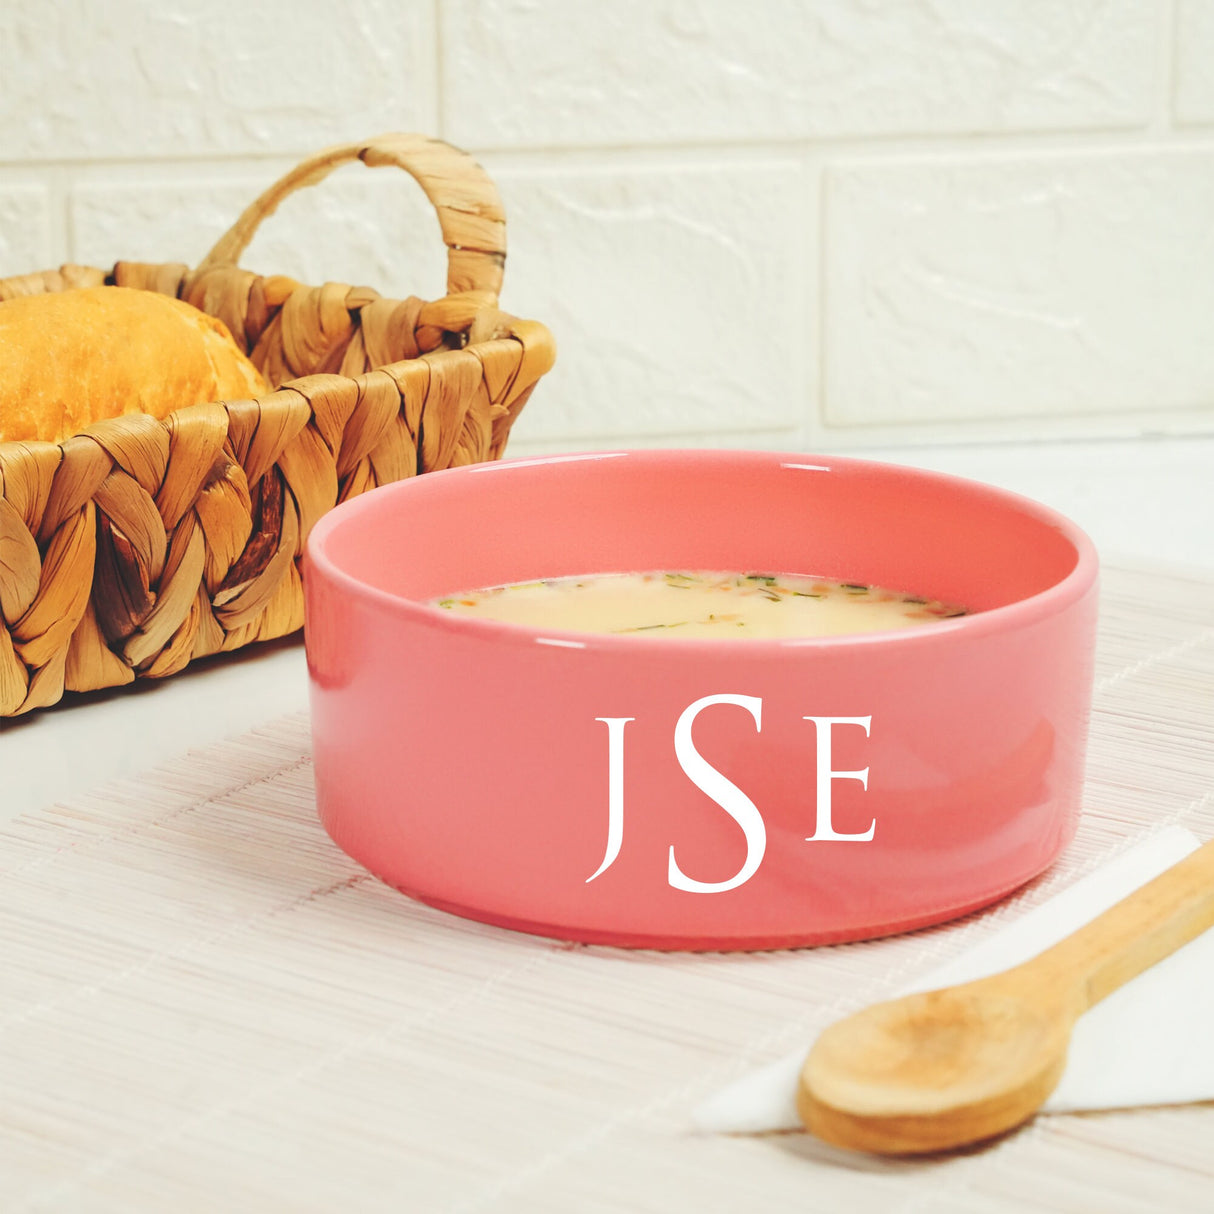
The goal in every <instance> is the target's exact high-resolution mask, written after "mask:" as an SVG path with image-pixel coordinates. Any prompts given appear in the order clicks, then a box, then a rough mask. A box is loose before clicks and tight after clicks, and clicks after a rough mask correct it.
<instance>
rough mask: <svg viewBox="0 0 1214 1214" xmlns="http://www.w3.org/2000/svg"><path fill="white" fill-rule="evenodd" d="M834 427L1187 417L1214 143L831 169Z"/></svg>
mask: <svg viewBox="0 0 1214 1214" xmlns="http://www.w3.org/2000/svg"><path fill="white" fill-rule="evenodd" d="M826 198H827V202H826V224H825V229H824V230H825V246H826V272H825V298H826V300H827V315H826V325H825V345H826V349H827V352H828V356H827V357H828V361H827V367H826V376H825V421H826V423H827V424H828V425H830V426H849V425H852V426H863V425H867V424H870V423H899V422H906V421H913V422H916V423H920V422H939V423H976V422H981V421H983V420H984V419H987V418H990V417H1005V418H1010V419H1016V418H1025V419H1030V418H1031V419H1039V420H1040V421H1043V422H1044V421H1054V420H1056V421H1059V422H1061V421H1065V420H1069V419H1074V418H1077V417H1084V418H1095V417H1099V416H1100V415H1102V414H1113V413H1130V414H1137V415H1140V416H1141V418H1142V420H1143V423H1144V424H1147V423H1149V421H1150V420H1151V419H1152V418H1155V419H1156V420H1158V421H1160V422H1162V421H1164V420H1168V421H1170V422H1177V423H1183V422H1184V420H1185V418H1186V415H1191V420H1193V421H1197V420H1199V418H1200V414H1201V411H1202V408H1203V406H1205V405H1207V403H1208V401H1209V395H1210V387H1211V385H1214V341H1211V340H1209V339H1210V336H1211V330H1210V326H1211V322H1212V320H1214V272H1212V271H1214V222H1212V217H1214V149H1201V150H1187V149H1186V150H1179V149H1174V148H1169V149H1152V150H1149V151H1147V150H1137V151H1121V150H1113V149H1106V150H1102V151H1100V152H1095V153H1082V154H1080V153H1075V152H1066V153H1062V152H1059V153H1049V154H1040V155H1037V156H1034V157H1031V158H1027V159H1026V158H1024V157H1022V156H1019V155H1017V156H1015V157H1003V156H1000V157H985V156H984V157H975V156H968V157H965V158H956V157H949V158H945V159H917V160H915V161H913V162H911V163H905V164H889V163H881V164H872V163H860V164H839V165H838V166H835V167H833V168H832V169H831V170H830V173H829V179H828V183H827V187H826Z"/></svg>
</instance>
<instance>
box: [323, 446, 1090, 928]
mask: <svg viewBox="0 0 1214 1214" xmlns="http://www.w3.org/2000/svg"><path fill="white" fill-rule="evenodd" d="M304 589H305V600H306V625H305V635H306V645H307V657H308V671H309V681H310V693H311V706H312V733H313V757H314V763H315V775H316V789H317V801H318V807H319V812H320V817H321V821H322V822H323V824H324V827H325V829H326V830H327V831H328V832H329V834H330V835H331V836H332V838H333V840H334V841H335V842H336V843H337V844H338V845H339V846H340V847H341V848H343V849H344V850H345V851H346V852H348V853H349V854H350V855H351V856H352V857H353V858H354V859H356V860H357V861H358V862H359V863H361V864H362V865H364V866H365V867H366V868H368V869H369V870H370V871H371V872H373V873H375V874H376V875H377V876H379V877H380V878H381V879H383V880H384V881H385V882H387V883H389V884H390V885H392V886H394V887H395V888H397V889H399V890H401V891H402V892H404V893H406V894H408V895H410V896H412V897H414V898H417V899H420V900H422V901H424V902H426V903H429V904H430V905H433V906H436V907H439V908H442V909H444V910H448V911H451V912H453V913H456V914H460V915H464V916H468V917H471V918H474V919H479V920H483V921H485V922H489V923H493V924H497V925H499V926H502V927H507V928H514V929H519V930H523V931H528V932H534V933H538V934H542V935H546V936H553V937H558V938H562V939H568V940H574V941H582V942H587V943H602V944H613V945H622V946H631V947H649V948H665V949H759V948H777V947H786V946H799V945H811V944H820V943H828V942H837V941H843V940H854V939H860V938H865V937H870V936H877V935H883V934H888V933H892V932H897V931H904V930H909V929H912V928H915V927H921V926H925V925H927V924H931V923H936V922H940V921H942V920H945V919H948V918H951V917H954V916H959V915H962V914H965V913H967V912H969V911H971V910H974V909H976V908H978V907H981V906H984V905H986V904H988V903H991V902H993V901H996V900H997V899H999V898H1002V897H1004V896H1005V895H1007V894H1008V893H1009V892H1011V891H1012V890H1014V889H1016V888H1017V887H1019V886H1020V885H1022V884H1024V883H1025V882H1026V881H1028V880H1030V879H1031V878H1033V877H1034V876H1036V875H1037V874H1039V873H1040V872H1042V871H1043V870H1044V869H1045V868H1046V867H1048V866H1049V864H1050V863H1051V862H1052V861H1053V860H1054V859H1055V858H1056V857H1057V855H1058V853H1059V852H1060V851H1061V850H1062V848H1063V847H1065V845H1066V844H1067V842H1068V841H1069V839H1070V838H1071V836H1072V835H1073V833H1074V830H1075V826H1076V822H1077V817H1078V814H1079V811H1080V798H1081V791H1082V782H1083V763H1084V750H1085V743H1086V737H1087V725H1088V715H1089V708H1090V700H1091V685H1092V665H1093V648H1094V639H1095V625H1096V589H1097V560H1096V555H1095V552H1094V550H1093V547H1092V544H1091V543H1090V541H1089V540H1088V539H1087V537H1086V536H1085V535H1084V534H1083V533H1082V531H1080V530H1079V528H1077V527H1076V526H1075V525H1074V524H1073V523H1071V522H1069V521H1068V520H1067V519H1065V518H1063V517H1061V516H1060V515H1058V514H1056V513H1055V512H1053V511H1051V510H1049V509H1047V508H1046V507H1044V506H1042V505H1039V504H1037V503H1035V502H1032V501H1029V500H1027V499H1024V498H1021V497H1017V496H1015V495H1013V494H1010V493H1006V492H1003V491H1001V490H998V489H995V488H992V487H990V486H987V485H983V484H979V483H976V482H972V481H966V480H962V479H958V478H955V477H949V476H943V475H939V474H936V473H930V472H925V471H921V470H917V469H914V468H908V467H901V466H897V465H891V464H881V463H876V462H872V461H865V460H858V459H850V458H844V457H841V456H817V455H804V456H800V455H789V454H784V453H771V452H738V451H611V452H600V453H591V454H585V455H561V456H551V457H545V458H536V459H516V460H507V461H502V462H500V463H492V464H476V465H471V466H468V467H463V468H456V469H451V470H448V471H443V472H437V473H429V474H427V475H426V476H424V477H418V478H415V479H413V480H409V481H404V482H398V483H396V484H393V485H389V486H385V487H383V488H381V489H377V490H375V491H373V492H371V493H368V494H365V495H363V496H361V497H358V498H356V499H353V500H351V501H349V502H346V503H344V504H343V505H340V506H338V507H337V508H336V509H334V510H333V511H331V512H330V513H329V514H327V515H326V516H325V517H324V518H323V519H321V521H320V522H319V523H318V524H317V525H316V527H315V528H314V529H313V531H312V533H311V536H310V537H309V540H308V545H307V551H306V561H305V577H304Z"/></svg>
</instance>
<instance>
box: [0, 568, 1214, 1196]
mask: <svg viewBox="0 0 1214 1214" xmlns="http://www.w3.org/2000/svg"><path fill="white" fill-rule="evenodd" d="M1211 618H1214V582H1212V581H1208V580H1202V579H1197V580H1193V579H1188V578H1184V577H1173V576H1161V575H1155V576H1148V575H1146V574H1145V573H1144V572H1142V571H1140V570H1116V569H1106V570H1105V572H1104V593H1103V601H1102V605H1101V632H1100V641H1099V646H1098V650H1097V665H1096V673H1097V683H1096V694H1095V706H1094V714H1093V720H1092V738H1091V746H1090V750H1089V763H1088V780H1087V790H1086V798H1085V803H1086V812H1085V814H1084V817H1083V819H1082V820H1081V823H1080V826H1079V831H1078V834H1077V835H1076V838H1075V840H1074V842H1073V843H1072V845H1071V846H1070V847H1069V848H1068V849H1067V851H1066V853H1065V854H1064V855H1063V857H1062V858H1061V859H1060V860H1059V862H1058V863H1057V864H1056V865H1055V866H1054V867H1053V868H1052V869H1051V870H1050V871H1049V872H1048V873H1046V874H1045V875H1043V876H1042V877H1040V878H1039V879H1038V880H1036V881H1034V882H1033V883H1031V884H1030V885H1029V886H1028V887H1026V888H1025V889H1024V890H1022V891H1020V892H1019V893H1017V894H1016V895H1014V896H1013V897H1011V898H1008V899H1006V900H1005V901H1003V902H1001V903H999V904H998V905H997V906H995V907H992V908H990V909H989V910H986V911H983V912H981V913H978V914H975V915H971V916H969V917H968V918H966V919H964V920H962V921H960V922H958V923H953V924H947V925H942V926H939V927H935V928H931V929H928V930H925V931H920V932H914V933H911V934H909V935H903V936H895V937H891V938H889V939H886V940H871V941H865V942H863V943H859V944H847V945H838V946H835V947H831V948H816V949H800V950H795V951H784V952H772V953H753V954H737V953H735V954H721V953H716V954H714V953H699V954H659V953H652V952H626V951H624V950H619V949H610V948H597V947H595V948H585V947H571V946H569V945H565V944H561V943H559V942H555V941H552V940H543V939H539V938H538V937H535V936H525V935H521V934H516V933H513V932H508V931H504V930H499V929H497V928H493V927H488V926H485V925H483V924H478V923H471V922H467V921H465V920H462V919H456V918H453V917H452V916H450V915H445V914H443V913H442V912H440V911H437V910H431V909H430V908H428V907H425V906H422V905H420V904H418V903H416V902H412V901H410V900H409V899H407V898H405V897H403V896H402V895H401V894H398V893H394V892H393V891H392V890H390V889H388V888H387V887H385V886H384V885H382V884H381V883H380V882H378V881H376V880H375V879H374V878H373V877H371V876H370V875H369V874H368V873H366V872H364V871H363V870H361V869H360V868H359V867H358V866H357V865H356V864H355V863H354V862H353V861H351V860H350V859H349V858H348V857H346V856H345V855H344V854H343V853H342V852H340V851H339V850H338V849H337V848H336V847H335V846H334V845H333V844H332V842H330V840H329V839H328V837H327V836H326V835H325V833H324V831H323V830H322V829H321V826H320V824H319V822H318V821H317V816H316V805H315V799H314V792H313V787H312V772H311V762H310V759H309V751H308V726H307V720H306V718H305V717H304V716H302V715H300V716H295V717H290V718H287V719H285V720H282V721H279V722H276V723H274V724H273V725H270V726H267V727H265V728H263V729H261V730H258V731H256V732H255V733H252V734H249V735H247V736H245V737H243V738H240V739H237V740H233V741H230V742H226V743H223V744H220V745H218V746H214V747H210V748H208V749H206V750H201V751H198V752H197V753H195V754H193V755H190V756H183V757H182V758H180V759H178V760H176V761H174V762H172V763H170V764H167V765H166V766H165V767H163V768H162V769H161V770H159V771H158V772H155V773H151V774H149V775H146V776H144V777H142V778H139V779H131V780H127V781H124V782H122V783H116V784H114V785H111V786H109V787H107V788H106V789H103V790H98V791H97V792H95V793H94V794H92V795H87V796H79V797H75V798H73V799H72V800H71V802H70V803H69V804H66V805H62V806H57V807H55V808H52V809H47V810H44V811H42V812H39V813H36V814H31V815H29V816H27V817H24V818H21V819H18V820H17V821H15V822H12V823H11V824H9V825H7V826H4V825H0V974H3V980H0V1076H3V1085H4V1089H3V1093H4V1094H3V1104H2V1106H0V1107H2V1109H3V1113H2V1115H0V1208H2V1209H4V1210H5V1212H6V1214H25V1212H32V1211H64V1212H68V1211H70V1212H71V1214H90V1212H94V1211H96V1212H100V1211H122V1212H123V1214H130V1212H134V1211H138V1212H142V1211H147V1212H149V1214H151V1212H157V1214H159V1212H160V1211H170V1210H171V1211H199V1212H202V1211H208V1212H209V1211H215V1210H224V1211H228V1210H234V1211H246V1210H247V1211H298V1212H302V1211H318V1212H319V1211H332V1210H350V1209H353V1210H358V1211H385V1212H387V1211H391V1212H393V1214H402V1212H408V1214H456V1212H457V1211H458V1212H460V1214H471V1212H472V1211H477V1212H483V1214H490V1212H494V1214H502V1212H505V1211H518V1212H520V1214H523V1212H525V1214H574V1212H576V1214H581V1212H583V1211H586V1212H592V1214H612V1212H617V1214H668V1212H670V1211H687V1212H694V1214H752V1212H754V1214H767V1212H777V1211H818V1212H821V1214H837V1212H839V1211H843V1212H845V1214H1024V1212H1025V1211H1073V1212H1074V1214H1159V1212H1161V1211H1167V1214H1189V1212H1192V1214H1198V1212H1200V1214H1209V1211H1210V1210H1211V1208H1214V1207H1212V1203H1211V1195H1212V1194H1214V1150H1212V1149H1211V1144H1212V1143H1214V1104H1205V1105H1191V1106H1187V1107H1176V1108H1156V1109H1131V1110H1120V1111H1111V1112H1104V1113H1098V1114H1096V1113H1093V1114H1084V1115H1066V1114H1056V1115H1051V1116H1043V1117H1038V1118H1037V1119H1036V1120H1035V1121H1034V1122H1032V1123H1031V1124H1030V1125H1028V1126H1026V1127H1025V1128H1024V1129H1023V1130H1021V1131H1019V1132H1018V1133H1015V1134H1012V1135H1010V1136H1008V1137H1007V1138H1004V1139H1002V1140H1001V1141H999V1142H997V1143H995V1144H993V1145H990V1146H987V1147H983V1148H981V1149H978V1150H971V1151H964V1152H958V1153H950V1154H946V1155H942V1156H939V1157H935V1158H927V1159H917V1160H915V1159H912V1160H880V1159H871V1158H867V1157H860V1156H850V1155H845V1154H843V1153H842V1152H838V1151H833V1150H831V1149H830V1148H829V1147H827V1146H825V1145H824V1144H821V1143H818V1142H815V1141H813V1140H811V1139H810V1138H808V1137H807V1136H806V1135H804V1134H779V1135H769V1136H766V1137H760V1138H750V1137H738V1138H725V1137H714V1136H709V1135H700V1134H696V1133H693V1132H692V1130H691V1128H690V1124H689V1111H690V1110H691V1109H692V1108H693V1107H694V1106H695V1104H696V1103H697V1102H698V1101H699V1100H701V1099H703V1098H704V1097H705V1096H707V1095H708V1094H709V1093H711V1092H713V1091H714V1090H715V1089H716V1088H718V1087H719V1086H720V1085H721V1084H723V1083H725V1082H727V1081H729V1080H731V1079H734V1078H737V1077H738V1076H739V1075H741V1074H745V1073H747V1072H748V1071H749V1070H751V1069H752V1068H753V1067H754V1066H756V1065H758V1064H760V1063H763V1062H765V1061H767V1060H768V1059H770V1058H774V1057H778V1056H780V1055H782V1054H784V1053H785V1052H787V1051H789V1050H792V1049H795V1048H797V1047H798V1046H805V1047H807V1046H808V1043H809V1042H810V1041H811V1040H812V1039H813V1037H814V1035H815V1034H816V1033H817V1032H820V1031H821V1029H822V1028H823V1027H824V1026H825V1025H826V1024H828V1023H830V1022H831V1021H832V1020H834V1019H836V1018H838V1017H839V1016H842V1015H845V1014H846V1013H848V1012H850V1011H853V1010H855V1009H856V1008H859V1007H862V1006H864V1005H866V1004H868V1003H871V1002H874V1001H875V1000H878V999H882V998H885V997H888V996H889V995H890V993H891V992H893V991H894V990H896V989H897V988H898V987H899V986H901V985H902V984H904V983H906V982H908V981H910V980H912V979H914V978H915V977H916V976H917V975H918V974H921V973H924V972H926V971H927V970H929V969H933V968H935V967H936V966H938V965H939V964H940V963H941V961H943V960H944V959H945V958H947V957H950V956H954V955H956V954H957V953H959V952H961V951H963V950H964V949H966V948H967V947H970V946H972V945H975V944H977V943H979V942H980V941H981V940H983V939H984V938H985V937H986V936H988V935H989V934H990V933H992V932H994V931H997V930H999V929H1000V928H1001V927H1003V926H1006V925H1007V924H1008V923H1009V922H1010V921H1012V920H1014V919H1016V918H1017V917H1018V916H1019V915H1020V914H1021V913H1022V911H1024V910H1025V909H1027V908H1028V907H1032V906H1035V905H1038V904H1040V903H1041V902H1043V901H1045V900H1046V899H1048V898H1050V897H1052V896H1053V895H1055V894H1057V893H1058V892H1059V891H1060V890H1061V889H1062V888H1063V887H1065V886H1067V885H1069V884H1070V883H1071V882H1073V881H1074V880H1075V879H1077V878H1078V877H1080V876H1082V875H1084V874H1085V873H1087V872H1089V871H1091V870H1092V869H1094V868H1096V867H1098V866H1100V865H1102V864H1103V863H1105V862H1106V861H1107V860H1108V859H1110V858H1111V857H1112V856H1113V855H1115V854H1117V853H1118V852H1120V851H1122V850H1123V849H1125V848H1126V847H1128V846H1130V845H1131V844H1132V843H1133V842H1134V841H1135V840H1137V839H1139V838H1141V837H1142V836H1143V835H1145V834H1146V833H1147V832H1149V831H1152V830H1155V829H1157V828H1159V827H1161V826H1163V825H1165V824H1169V823H1174V824H1178V825H1181V826H1185V827H1187V828H1189V829H1190V830H1192V831H1193V832H1194V833H1195V834H1197V835H1198V836H1200V837H1201V838H1209V837H1210V835H1211V833H1212V832H1214V794H1212V791H1211V790H1212V788H1214V695H1212V694H1211V692H1212V689H1214V628H1212V627H1211V626H1210V620H1211ZM407 764H408V755H407V753H406V754H403V755H402V771H406V770H407ZM571 812H573V813H576V812H578V807H576V806H571ZM1109 1065H1110V1066H1115V1065H1116V1059H1113V1058H1111V1059H1110V1060H1109Z"/></svg>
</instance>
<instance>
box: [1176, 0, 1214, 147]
mask: <svg viewBox="0 0 1214 1214" xmlns="http://www.w3.org/2000/svg"><path fill="white" fill-rule="evenodd" d="M1175 96H1176V117H1177V119H1178V120H1179V121H1180V122H1182V123H1185V124H1194V125H1196V124H1199V123H1214V3H1211V0H1177V15H1176V87H1175Z"/></svg>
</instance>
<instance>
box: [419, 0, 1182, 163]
mask: <svg viewBox="0 0 1214 1214" xmlns="http://www.w3.org/2000/svg"><path fill="white" fill-rule="evenodd" d="M1157 11H1158V10H1157V6H1156V4H1155V3H1154V0H1065V2H1063V0H1002V2H999V3H992V2H990V0H936V2H934V3H924V2H919V3H914V2H910V3H908V2H905V0H895V2H894V3H875V2H873V0H816V2H813V3H806V2H805V0H752V2H751V3H747V4H742V3H729V2H727V0H674V2H671V0H664V2H658V3H655V2H653V0H613V2H612V3H611V4H597V3H594V2H593V0H573V3H570V2H569V0H451V2H450V3H445V4H443V6H442V17H443V26H442V30H443V40H444V41H443V45H444V49H445V50H446V52H447V54H446V57H445V61H444V81H445V83H446V84H447V85H448V86H449V88H448V90H447V91H446V92H445V93H444V96H443V98H442V105H443V116H444V120H445V122H446V124H447V130H448V132H449V135H450V138H451V139H452V140H453V141H454V142H456V143H464V144H470V145H475V146H492V147H529V146H535V145H536V144H539V145H548V144H560V145H573V146H578V145H586V144H590V145H601V144H620V143H654V142H661V143H666V142H671V141H675V140H684V141H688V142H694V143H700V142H704V141H706V140H748V139H760V140H768V139H809V138H816V139H820V138H826V139H831V138H838V137H840V136H848V135H889V134H919V133H922V132H928V131H975V132H990V131H1005V130H1035V129H1053V130H1060V129H1062V130H1074V129H1101V128H1107V127H1134V126H1141V125H1142V124H1143V123H1145V122H1146V121H1148V119H1149V117H1150V112H1151V105H1152V102H1153V94H1154V89H1153V86H1152V80H1153V77H1154V72H1155V41H1156V38H1157V35H1158V20H1157Z"/></svg>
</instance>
